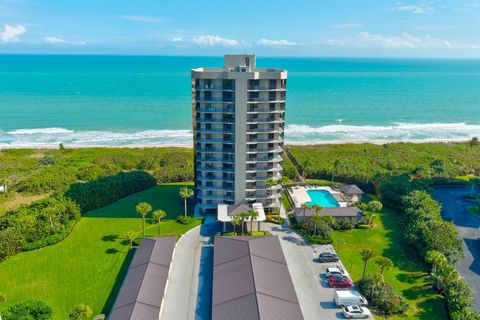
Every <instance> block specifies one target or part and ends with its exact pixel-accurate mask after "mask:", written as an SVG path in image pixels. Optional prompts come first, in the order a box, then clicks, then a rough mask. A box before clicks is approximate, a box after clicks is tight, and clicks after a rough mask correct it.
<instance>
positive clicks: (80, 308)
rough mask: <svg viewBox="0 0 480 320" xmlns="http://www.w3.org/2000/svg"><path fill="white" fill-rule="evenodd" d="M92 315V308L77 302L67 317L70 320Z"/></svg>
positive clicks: (81, 319)
mask: <svg viewBox="0 0 480 320" xmlns="http://www.w3.org/2000/svg"><path fill="white" fill-rule="evenodd" d="M91 316H92V309H91V308H90V307H89V306H87V305H86V304H83V303H81V304H79V305H77V306H76V307H75V309H73V311H72V312H70V315H69V318H70V319H72V320H84V319H88V318H90V317H91Z"/></svg>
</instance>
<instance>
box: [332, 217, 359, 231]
mask: <svg viewBox="0 0 480 320" xmlns="http://www.w3.org/2000/svg"><path fill="white" fill-rule="evenodd" d="M356 226H357V219H355V218H344V219H338V220H337V225H336V229H337V230H351V229H353V228H355V227H356Z"/></svg>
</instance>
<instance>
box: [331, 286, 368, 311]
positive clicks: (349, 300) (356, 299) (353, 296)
mask: <svg viewBox="0 0 480 320" xmlns="http://www.w3.org/2000/svg"><path fill="white" fill-rule="evenodd" d="M334 300H335V304H336V305H337V307H341V308H343V307H348V306H366V305H367V304H368V301H367V299H365V297H364V296H362V295H361V294H360V293H359V292H358V291H355V290H348V291H347V290H337V291H335V298H334Z"/></svg>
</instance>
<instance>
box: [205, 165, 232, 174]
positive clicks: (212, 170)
mask: <svg viewBox="0 0 480 320" xmlns="http://www.w3.org/2000/svg"><path fill="white" fill-rule="evenodd" d="M201 172H230V173H233V172H235V169H233V168H216V167H213V168H212V167H204V166H198V167H197V173H201Z"/></svg>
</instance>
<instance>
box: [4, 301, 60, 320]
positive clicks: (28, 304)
mask: <svg viewBox="0 0 480 320" xmlns="http://www.w3.org/2000/svg"><path fill="white" fill-rule="evenodd" d="M2 317H3V320H19V319H22V320H23V319H25V320H50V319H52V308H50V307H49V306H48V305H47V304H46V303H45V302H43V301H39V300H26V301H22V302H19V303H17V304H14V305H11V306H10V307H8V308H7V309H5V310H4V311H3V313H2Z"/></svg>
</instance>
